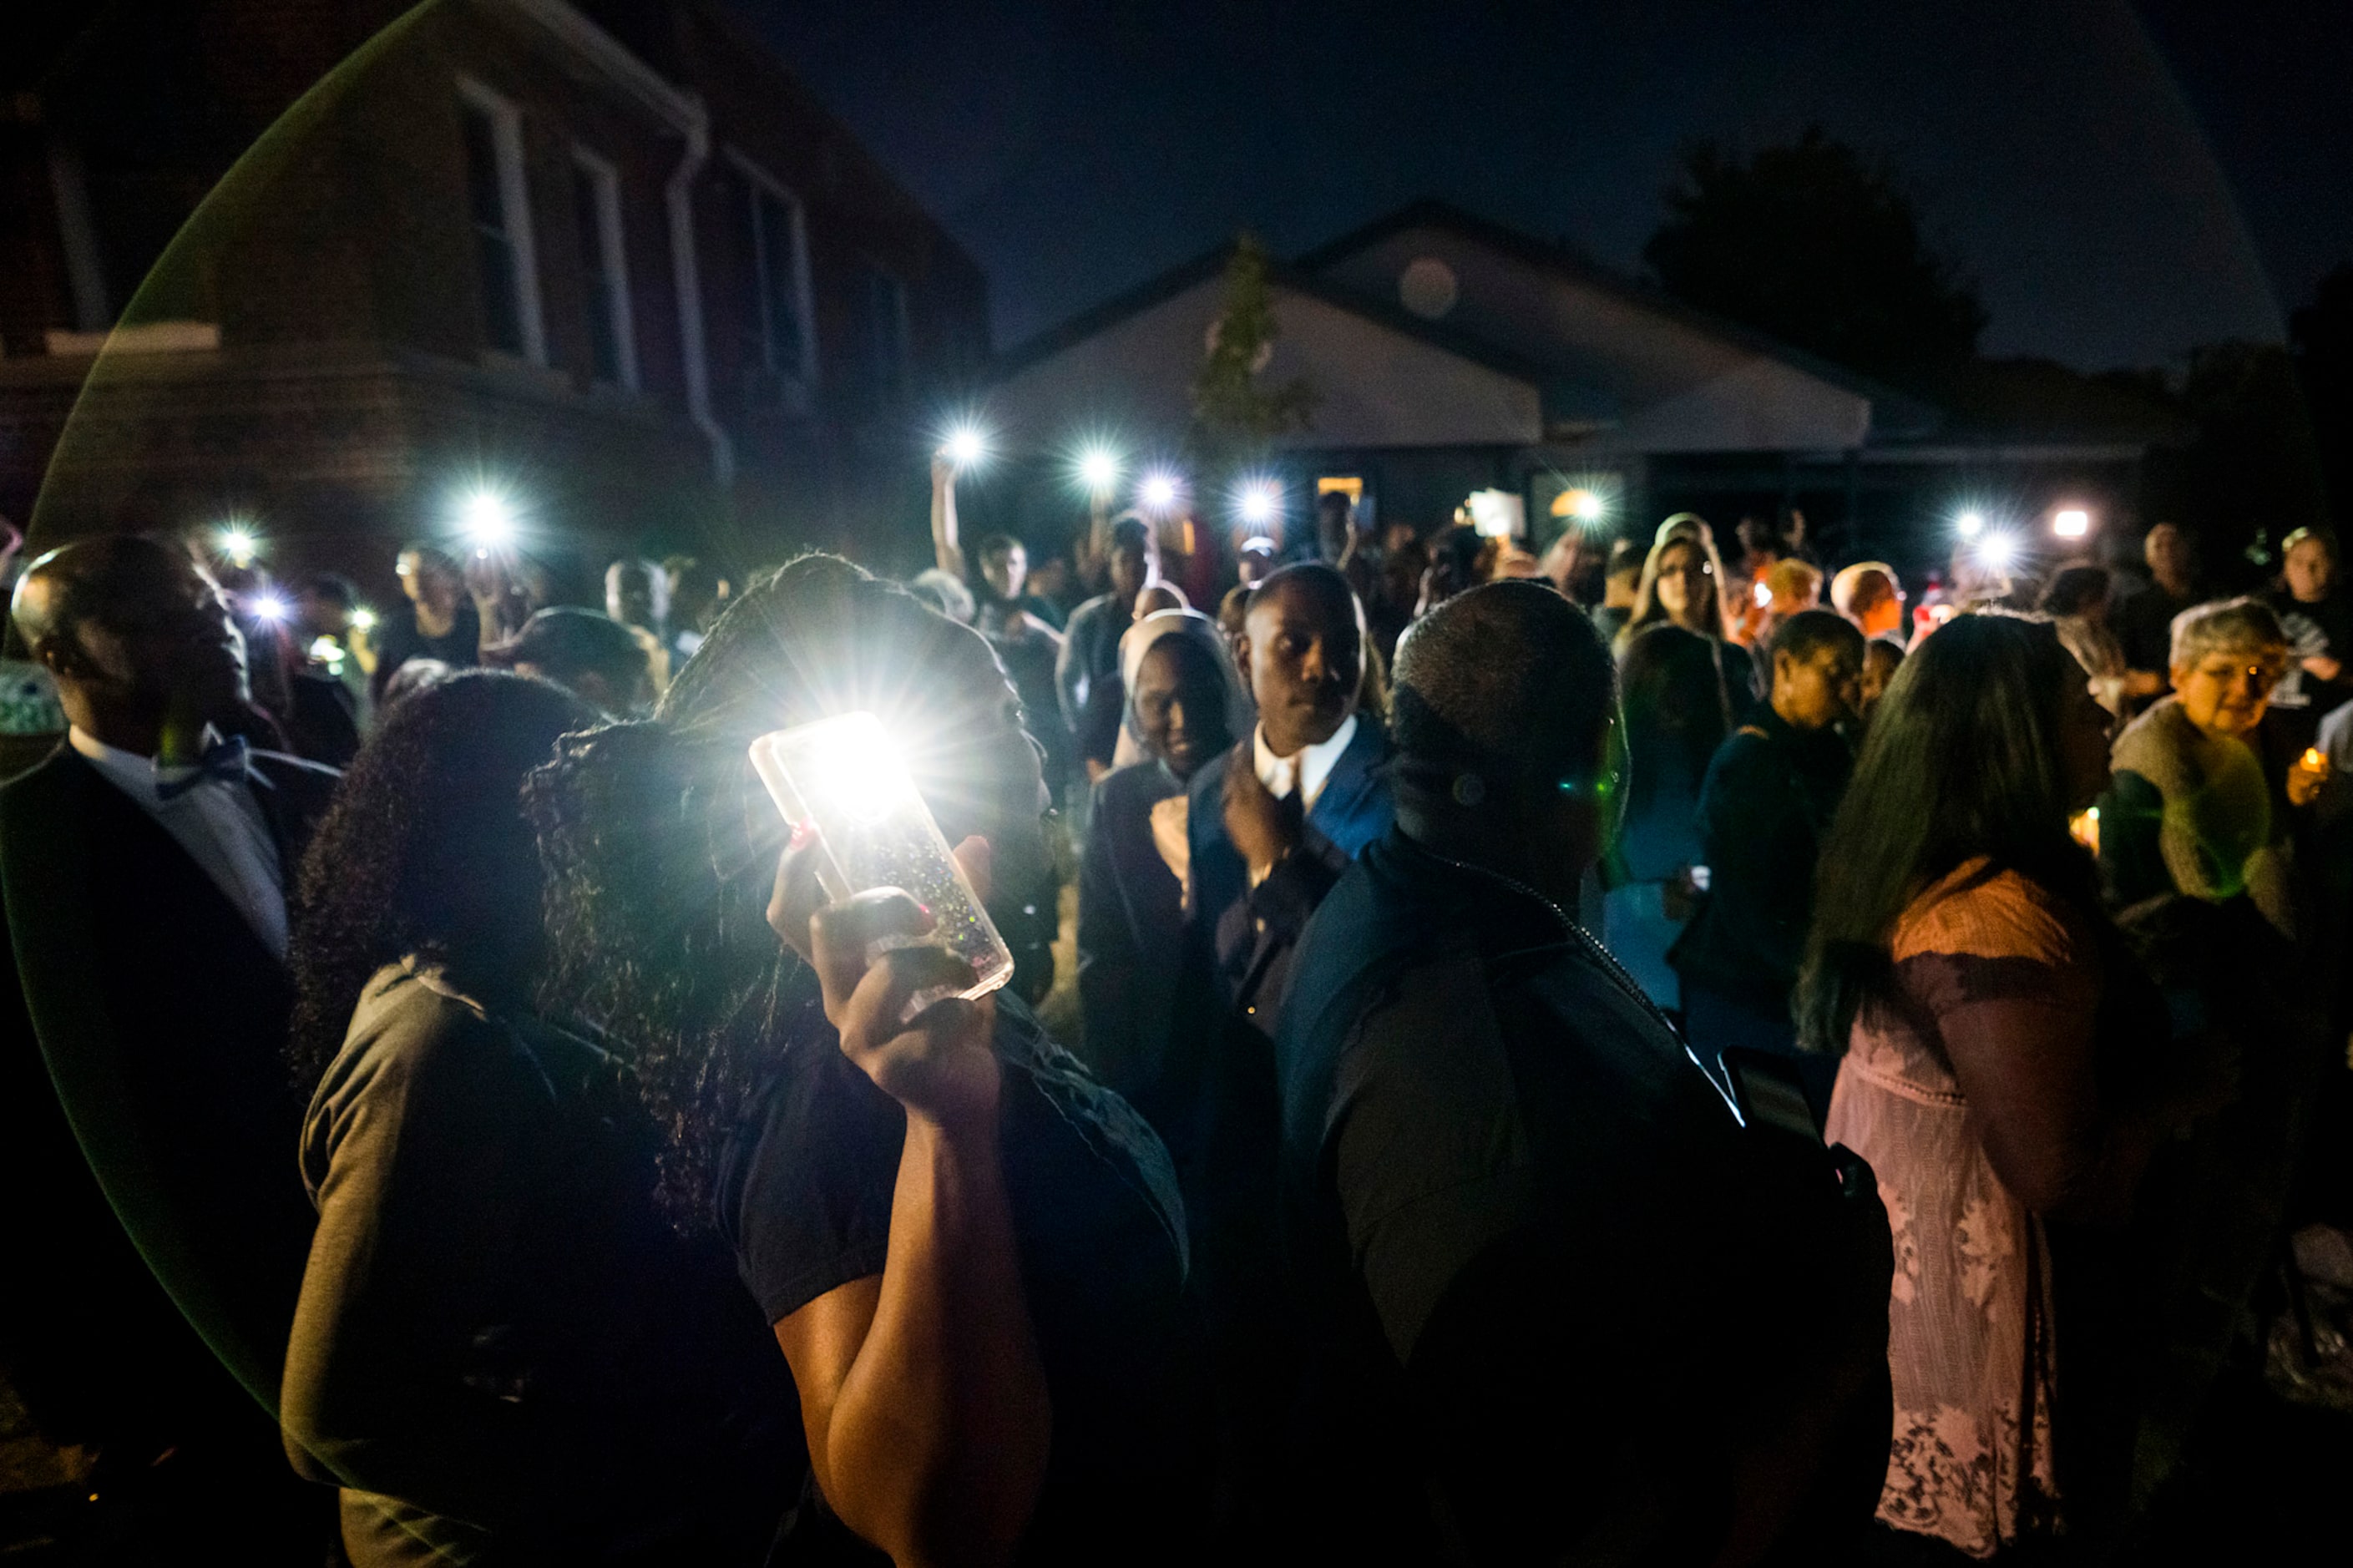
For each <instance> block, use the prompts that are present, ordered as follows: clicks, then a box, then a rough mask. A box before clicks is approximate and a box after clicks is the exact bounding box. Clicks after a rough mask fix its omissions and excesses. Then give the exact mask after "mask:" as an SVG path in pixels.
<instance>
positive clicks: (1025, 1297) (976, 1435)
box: [527, 555, 1203, 1563]
mask: <svg viewBox="0 0 2353 1568" xmlns="http://www.w3.org/2000/svg"><path fill="white" fill-rule="evenodd" d="M861 710H862V711H866V712H871V713H872V714H874V715H876V716H877V717H878V718H879V719H880V720H881V721H882V723H883V724H884V725H885V726H886V727H887V729H888V731H889V732H890V733H891V735H892V739H893V740H894V742H896V745H897V748H898V751H899V754H900V756H901V758H902V761H903V763H904V764H905V766H906V768H907V770H908V773H909V774H910V776H911V777H912V779H913V782H914V784H915V785H916V787H917V788H918V790H919V791H920V792H921V794H922V795H923V800H924V802H925V803H926V804H927V805H929V806H930V808H931V810H932V811H933V813H934V816H935V817H936V819H937V821H938V824H939V826H940V827H941V829H942V830H943V832H944V834H945V835H946V837H948V838H949V839H950V840H951V841H952V842H955V843H956V847H957V850H956V852H957V856H958V858H959V859H960V860H961V861H962V863H963V864H964V866H965V869H966V872H967V875H968V876H969V877H970V878H971V879H972V880H973V882H974V883H975V884H976V885H977V886H978V887H979V888H980V890H982V891H983V893H984V897H985V893H986V884H987V881H988V880H989V879H990V877H991V875H992V873H994V874H997V875H1004V874H1008V873H1010V874H1014V875H1018V874H1019V873H1020V871H1021V869H1022V868H1023V864H1024V862H1025V861H1027V860H1029V859H1031V858H1037V857H1040V856H1042V855H1044V854H1045V853H1046V846H1045V838H1044V834H1043V831H1042V826H1041V824H1040V820H1039V813H1040V811H1041V809H1042V807H1043V805H1044V784H1043V781H1042V779H1041V777H1040V775H1039V763H1038V755H1037V752H1036V750H1035V749H1034V748H1033V747H1032V745H1031V744H1030V742H1029V740H1028V738H1027V737H1026V736H1025V735H1024V734H1023V732H1022V731H1021V728H1020V725H1019V722H1018V717H1017V708H1016V703H1015V699H1014V695H1013V692H1012V689H1011V688H1010V687H1009V686H1008V685H1007V683H1006V680H1005V677H1004V675H1003V673H1002V671H1001V669H1000V668H998V666H997V662H996V661H995V660H994V659H993V658H987V657H986V656H985V645H984V644H983V643H982V642H981V641H980V640H979V638H978V636H977V634H976V633H974V632H973V631H971V630H970V629H968V628H965V627H962V626H956V625H955V623H953V622H950V621H948V620H946V619H945V618H944V617H942V616H937V615H935V614H934V613H933V612H931V611H930V610H928V609H926V608H924V607H923V605H921V604H919V603H918V602H917V601H916V600H914V599H913V598H912V597H911V596H910V595H907V594H906V593H905V592H904V591H903V590H902V589H900V588H898V587H896V586H895V585H893V584H887V583H884V582H881V581H880V580H878V579H876V578H873V577H871V576H869V575H868V574H866V573H864V572H862V571H860V569H859V568H857V567H856V566H853V565H851V564H850V563H848V562H846V561H842V560H839V559H838V558H835V557H830V556H823V555H811V556H804V557H802V558H801V559H800V560H798V561H796V562H794V563H791V564H789V565H787V566H786V567H785V568H784V569H783V570H782V571H781V572H779V573H778V574H776V576H774V577H773V578H771V579H769V580H768V581H767V582H765V583H764V584H761V585H759V586H758V587H755V588H754V589H752V590H751V591H750V592H748V593H747V594H746V595H744V597H743V598H742V599H740V600H739V601H737V602H736V603H735V604H734V605H733V606H732V607H731V608H730V609H729V610H728V612H727V613H726V614H725V615H724V616H722V617H721V618H720V620H719V622H718V624H717V625H716V626H714V627H713V628H712V632H711V634H710V637H709V639H708V640H707V641H706V642H705V643H704V645H703V647H702V649H701V651H700V652H699V653H698V654H697V655H696V657H695V658H694V659H693V660H692V662H691V663H690V664H689V665H688V666H687V668H685V669H684V670H683V671H682V672H681V675H680V678H679V679H678V680H677V681H676V682H675V683H674V684H673V685H672V687H671V688H670V692H669V693H668V695H667V696H666V697H665V698H664V699H663V701H662V703H661V705H660V707H659V710H657V713H656V716H655V718H654V719H653V720H652V721H649V722H646V723H640V724H627V725H619V726H615V727H612V728H608V729H605V730H601V731H596V732H594V733H591V734H589V735H586V736H575V737H572V738H571V739H569V740H567V741H566V742H565V746H564V748H563V749H562V750H561V752H560V753H559V755H558V759H557V760H556V762H554V763H553V764H551V765H550V766H549V767H547V768H545V769H543V770H542V771H541V772H540V773H537V774H535V775H534V776H533V781H532V783H531V785H530V786H529V789H528V791H527V795H528V798H529V803H530V805H531V808H532V811H533V816H534V820H535V821H536V823H537V826H538V829H539V834H540V842H541V848H542V853H543V856H544V857H545V858H546V859H547V861H548V864H549V866H550V868H551V871H552V875H553V878H554V889H553V891H552V893H551V896H550V905H551V917H552V918H551V932H550V935H551V940H552V942H553V945H554V974H553V976H552V979H551V989H552V990H553V991H554V993H555V994H558V995H559V996H561V997H563V998H564V999H565V1001H566V1003H567V1004H568V1005H571V1006H573V1007H574V1008H575V1009H576V1010H577V1011H578V1012H579V1013H580V1014H581V1015H582V1016H594V1017H597V1018H601V1019H603V1020H605V1022H606V1025H607V1028H608V1030H609V1031H610V1033H611V1035H612V1037H614V1039H615V1040H616V1041H617V1042H618V1043H620V1045H621V1047H622V1048H624V1049H625V1050H627V1051H628V1053H629V1055H630V1057H631V1058H632V1065H633V1066H634V1068H636V1071H637V1073H638V1079H639V1082H640V1083H641V1085H642V1088H643V1093H644V1095H645V1098H646V1100H647V1103H648V1106H649V1109H650V1110H652V1112H653V1114H654V1116H655V1118H656V1120H657V1121H659V1123H660V1124H661V1125H662V1126H663V1127H664V1129H665V1130H666V1131H667V1133H668V1147H667V1149H666V1151H665V1154H664V1160H663V1174H664V1194H665V1197H666V1199H667V1201H668V1202H669V1204H670V1206H671V1208H672V1210H673V1212H674V1214H675V1215H676V1217H677V1219H678V1220H679V1221H680V1222H681V1223H683V1224H686V1225H689V1226H715V1227H716V1228H717V1229H718V1231H719V1232H720V1234H721V1235H722V1236H723V1237H724V1238H725V1239H726V1240H727V1241H728V1242H729V1243H730V1244H731V1245H732V1246H733V1249H734V1252H735V1258H736V1263H737V1267H738V1270H739V1272H740V1273H741V1275H742V1277H743V1279H744V1283H745V1284H746V1286H747V1287H748V1288H749V1289H751V1291H752V1293H753V1295H754V1297H755V1298H756V1299H757V1300H758V1302H759V1305H760V1307H761V1309H762V1310H763V1311H764V1313H765V1315H766V1316H767V1318H768V1319H769V1321H771V1323H772V1324H773V1325H774V1329H775V1334H776V1342H777V1344H778V1347H779V1348H780V1349H781V1351H782V1352H783V1353H784V1356H785V1359H786V1362H787V1363H790V1365H791V1369H792V1373H793V1378H794V1382H795V1383H796V1384H797V1387H798V1390H799V1398H800V1415H801V1422H802V1426H803V1429H804V1431H805V1432H806V1434H807V1441H808V1448H809V1472H808V1479H807V1493H806V1506H804V1507H802V1508H801V1509H799V1510H797V1513H796V1515H795V1518H794V1522H793V1527H792V1528H793V1531H794V1532H795V1533H796V1534H797V1535H798V1536H799V1537H801V1538H802V1541H803V1544H805V1545H806V1546H807V1549H808V1550H810V1551H813V1552H824V1551H827V1550H839V1549H845V1548H848V1547H849V1546H850V1545H851V1543H852V1542H865V1543H867V1544H868V1545H870V1546H871V1547H875V1548H879V1549H880V1550H881V1551H883V1552H888V1553H890V1554H891V1555H892V1557H894V1558H896V1559H898V1560H899V1561H902V1562H907V1561H936V1560H940V1559H941V1558H943V1557H952V1558H955V1559H958V1560H974V1561H984V1562H1016V1563H1064V1562H1071V1563H1076V1562H1081V1561H1087V1562H1094V1561H1100V1560H1101V1554H1102V1552H1103V1551H1104V1550H1105V1545H1106V1543H1107V1542H1110V1543H1117V1546H1118V1550H1119V1552H1120V1554H1121V1556H1122V1557H1123V1560H1125V1561H1142V1562H1156V1561H1169V1562H1176V1561H1185V1560H1187V1559H1188V1557H1189V1555H1190V1553H1191V1551H1192V1547H1193V1542H1194V1536H1193V1531H1192V1525H1191V1521H1192V1520H1193V1519H1194V1517H1195V1516H1196V1515H1197V1514H1198V1511H1199V1510H1198V1506H1197V1504H1196V1502H1195V1498H1194V1494H1195V1493H1196V1492H1197V1491H1198V1488H1199V1482H1198V1477H1199V1475H1200V1474H1201V1461H1202V1453H1201V1444H1200V1435H1201V1433H1202V1430H1203V1427H1202V1424H1201V1421H1200V1419H1199V1415H1198V1410H1197V1408H1196V1404H1197V1396H1196V1394H1195V1386H1196V1384H1197V1381H1198V1380H1197V1379H1196V1377H1195V1376H1194V1372H1193V1367H1192V1363H1191V1360H1190V1352H1189V1350H1188V1346H1189V1344H1190V1337H1189V1334H1188V1331H1187V1329H1186V1326H1185V1318H1184V1309H1183V1306H1182V1300H1181V1296H1180V1291H1181V1289H1182V1284H1183V1280H1184V1275H1185V1269H1186V1261H1187V1251H1186V1241H1185V1222H1184V1217H1183V1209H1182V1205H1181V1203H1180V1202H1179V1200H1178V1199H1177V1197H1176V1189H1175V1182H1174V1177H1173V1173H1172V1172H1171V1170H1170V1167H1169V1164H1168V1160H1167V1156H1166V1152H1164V1151H1163V1149H1162V1148H1161V1146H1160V1143H1159V1141H1158V1140H1157V1139H1156V1138H1155V1136H1154V1135H1153V1133H1152V1132H1151V1131H1150V1129H1148V1128H1147V1127H1146V1126H1145V1124H1144V1122H1143V1121H1142V1120H1141V1119H1140V1118H1139V1117H1137V1116H1136V1115H1135V1113H1134V1111H1133V1110H1130V1109H1129V1108H1128V1106H1127V1105H1126V1104H1125V1103H1124V1101H1122V1100H1119V1099H1118V1098H1117V1097H1116V1096H1114V1095H1113V1094H1111V1093H1110V1092H1109V1091H1108V1090H1105V1089H1103V1088H1102V1087H1101V1086H1100V1085H1098V1084H1097V1083H1095V1081H1094V1080H1093V1079H1092V1078H1091V1077H1089V1076H1088V1074H1087V1072H1086V1070H1085V1068H1083V1067H1082V1066H1081V1065H1080V1064H1079V1063H1078V1062H1077V1060H1076V1059H1075V1058H1072V1057H1071V1056H1070V1055H1069V1054H1068V1053H1067V1052H1065V1051H1063V1050H1062V1049H1061V1048H1060V1047H1059V1046H1057V1045H1056V1044H1055V1043H1054V1042H1053V1041H1052V1040H1051V1039H1050V1038H1049V1037H1047V1035H1046V1033H1045V1031H1044V1030H1043V1029H1042V1028H1041V1027H1040V1026H1039V1024H1038V1022H1037V1020H1036V1018H1035V1017H1034V1016H1031V1015H1030V1014H1029V1011H1028V1009H1027V1008H1026V1007H1024V1006H1023V1005H1021V1003H1020V1002H1019V1001H1018V999H1017V998H1015V997H1013V996H1011V995H1009V994H1004V993H997V994H988V995H983V996H980V997H978V998H977V999H968V998H965V997H962V996H957V997H952V998H950V999H948V1000H945V1001H941V1002H938V1003H936V1004H934V1005H931V1006H929V1007H927V1008H924V1009H923V1010H922V1011H921V1012H920V1013H918V1014H917V1015H916V1016H914V1017H913V1018H912V1019H909V1018H907V1017H906V1016H905V1014H906V1012H907V1008H908V1005H909V1003H910V1002H911V1001H913V999H914V998H915V997H916V996H917V994H919V993H922V992H925V991H929V990H934V989H936V988H939V987H943V986H955V987H958V988H960V989H961V988H968V987H969V986H970V984H971V983H972V978H973V976H972V972H971V970H970V968H969V967H968V966H966V965H965V964H963V963H960V962H959V961H958V960H956V959H955V958H954V957H953V956H951V955H950V954H949V953H948V952H946V951H945V950H944V948H942V947H941V946H938V945H935V944H933V943H930V942H924V941H923V940H922V939H923V938H924V937H925V936H926V935H928V934H929V932H930V931H931V929H932V923H933V918H932V915H931V913H930V911H927V910H924V909H923V907H921V906H920V905H918V904H917V903H916V902H915V901H914V900H913V899H912V898H910V897H908V896H907V895H906V894H904V893H903V892H900V891H898V890H896V889H865V890H863V891H860V893H858V894H857V895H856V896H855V897H853V898H851V899H850V900H848V901H846V902H839V903H836V902H828V900H826V899H825V898H824V896H823V894H822V893H821V892H820V890H819V889H818V880H817V877H816V870H817V858H816V856H815V854H814V849H815V847H816V840H815V838H814V837H812V836H811V835H810V834H809V833H808V832H807V831H805V830H803V831H798V832H797V831H796V829H795V827H794V825H790V824H787V823H786V821H785V820H784V818H783V816H782V815H781V814H780V813H778V812H777V810H776V808H775V806H774V805H773V804H772V803H771V801H770V799H769V796H768V794H767V792H766V790H765V788H764V787H763V786H762V784H761V782H760V780H759V778H758V777H757V776H756V774H755V773H754V768H753V765H752V763H751V760H750V758H749V755H748V749H749V748H750V746H751V744H752V742H754V740H755V739H757V738H758V737H760V736H762V735H764V734H767V733H769V732H771V731H776V729H778V728H779V727H780V726H782V727H785V728H790V727H792V726H794V725H797V724H801V723H807V722H810V721H817V720H820V719H825V718H829V717H833V716H836V715H839V714H842V713H849V712H856V711H861ZM885 943H887V944H890V945H889V946H888V948H887V950H885V948H884V947H883V946H881V945H880V944H885Z"/></svg>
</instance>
